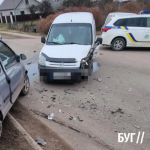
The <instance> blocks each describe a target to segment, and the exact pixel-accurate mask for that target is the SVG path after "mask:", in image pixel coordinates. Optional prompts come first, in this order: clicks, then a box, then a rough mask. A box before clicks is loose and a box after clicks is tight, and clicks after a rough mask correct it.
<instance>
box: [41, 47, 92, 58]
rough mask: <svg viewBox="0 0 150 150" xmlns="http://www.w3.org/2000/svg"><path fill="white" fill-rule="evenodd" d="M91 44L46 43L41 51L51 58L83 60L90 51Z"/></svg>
mask: <svg viewBox="0 0 150 150" xmlns="http://www.w3.org/2000/svg"><path fill="white" fill-rule="evenodd" d="M90 48H91V45H46V44H45V45H44V47H43V48H42V50H41V53H44V54H45V55H47V56H48V57H51V58H75V59H76V60H77V61H81V59H82V58H84V57H86V56H87V54H88V53H89V51H90Z"/></svg>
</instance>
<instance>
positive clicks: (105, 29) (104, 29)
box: [102, 27, 111, 32]
mask: <svg viewBox="0 0 150 150" xmlns="http://www.w3.org/2000/svg"><path fill="white" fill-rule="evenodd" d="M110 29H111V28H105V27H104V28H102V31H103V32H107V31H108V30H110Z"/></svg>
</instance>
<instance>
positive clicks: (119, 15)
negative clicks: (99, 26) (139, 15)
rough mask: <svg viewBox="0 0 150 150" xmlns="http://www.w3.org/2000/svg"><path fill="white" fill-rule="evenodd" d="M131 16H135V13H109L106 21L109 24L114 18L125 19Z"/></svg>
mask: <svg viewBox="0 0 150 150" xmlns="http://www.w3.org/2000/svg"><path fill="white" fill-rule="evenodd" d="M131 15H135V13H125V12H113V13H109V14H108V16H107V18H106V20H105V24H104V26H105V25H106V24H108V23H109V22H110V21H111V20H112V19H113V18H114V17H125V16H131Z"/></svg>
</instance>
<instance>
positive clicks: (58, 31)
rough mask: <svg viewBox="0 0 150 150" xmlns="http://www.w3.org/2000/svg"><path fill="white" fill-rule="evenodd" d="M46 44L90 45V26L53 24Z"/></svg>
mask: <svg viewBox="0 0 150 150" xmlns="http://www.w3.org/2000/svg"><path fill="white" fill-rule="evenodd" d="M47 43H48V44H79V45H92V27H91V24H79V23H77V24H54V25H53V26H52V28H51V31H50V34H49V36H48V39H47Z"/></svg>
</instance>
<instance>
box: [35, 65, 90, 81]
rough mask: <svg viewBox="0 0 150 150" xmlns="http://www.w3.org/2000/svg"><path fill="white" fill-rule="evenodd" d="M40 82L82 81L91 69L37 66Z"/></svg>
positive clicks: (86, 77)
mask: <svg viewBox="0 0 150 150" xmlns="http://www.w3.org/2000/svg"><path fill="white" fill-rule="evenodd" d="M38 69H39V75H40V80H41V81H45V80H82V79H88V77H89V76H91V74H92V71H93V70H92V69H80V68H51V67H45V66H41V65H38Z"/></svg>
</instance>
